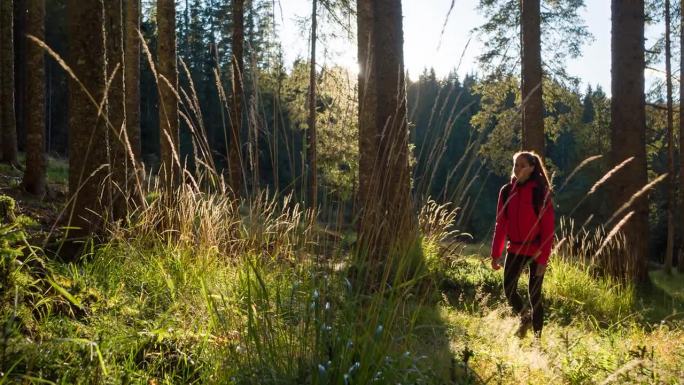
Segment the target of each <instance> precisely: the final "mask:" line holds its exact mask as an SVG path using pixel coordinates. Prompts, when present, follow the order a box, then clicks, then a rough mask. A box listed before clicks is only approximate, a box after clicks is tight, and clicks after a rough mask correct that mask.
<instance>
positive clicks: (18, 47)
mask: <svg viewBox="0 0 684 385" xmlns="http://www.w3.org/2000/svg"><path fill="white" fill-rule="evenodd" d="M26 1H27V0H15V1H14V36H24V35H26ZM26 44H27V41H26V39H14V62H15V63H26ZM25 101H26V66H23V65H19V66H17V65H15V66H14V116H15V121H16V125H17V149H18V150H19V151H22V150H24V149H25V148H26V141H25V140H24V138H26V124H25V123H24V120H25V118H26V112H25V111H26V102H25Z"/></svg>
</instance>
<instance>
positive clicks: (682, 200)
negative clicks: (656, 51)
mask: <svg viewBox="0 0 684 385" xmlns="http://www.w3.org/2000/svg"><path fill="white" fill-rule="evenodd" d="M683 7H684V0H682V1H680V9H681V10H683V11H680V20H679V22H680V29H679V46H680V47H684V8H683ZM679 69H680V74H684V72H682V71H684V49H681V48H680V50H679ZM682 95H684V82H683V81H681V80H680V82H679V99H680V102H679V209H680V210H681V211H680V213H681V214H682V218H684V109H683V108H682V101H681V100H682ZM679 223H680V226H679V242H680V244H679V258H678V259H679V260H678V261H677V270H678V271H679V272H680V273H684V223H682V221H679Z"/></svg>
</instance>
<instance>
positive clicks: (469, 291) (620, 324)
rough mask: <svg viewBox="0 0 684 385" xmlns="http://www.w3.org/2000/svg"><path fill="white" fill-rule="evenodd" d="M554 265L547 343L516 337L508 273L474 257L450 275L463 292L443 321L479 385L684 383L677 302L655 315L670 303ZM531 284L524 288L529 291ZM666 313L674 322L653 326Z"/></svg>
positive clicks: (548, 288)
mask: <svg viewBox="0 0 684 385" xmlns="http://www.w3.org/2000/svg"><path fill="white" fill-rule="evenodd" d="M478 249H480V248H479V247H477V248H474V247H471V248H468V249H466V251H472V250H478ZM485 250H486V248H485ZM551 261H552V262H551V265H550V267H549V270H548V272H547V275H546V278H545V281H544V296H545V304H546V309H547V316H546V326H545V328H544V336H543V338H542V340H541V342H537V341H534V340H533V339H532V338H531V337H527V338H526V339H523V340H520V339H518V338H517V337H515V336H514V332H515V330H516V329H517V326H518V320H517V318H515V317H513V316H512V315H511V314H510V311H509V310H508V309H507V307H506V305H505V298H504V297H503V293H502V290H501V287H502V281H501V280H502V274H501V273H500V272H494V271H492V270H491V269H490V268H489V266H488V264H486V262H488V261H486V260H484V259H483V258H482V257H481V256H477V255H470V256H468V257H465V258H464V259H462V260H460V261H459V262H458V263H457V264H455V265H454V267H453V268H452V269H450V271H449V273H448V276H449V277H450V278H451V279H452V281H453V282H458V283H459V287H458V288H457V289H455V290H453V292H452V293H451V295H449V296H448V297H445V305H444V306H443V307H442V308H441V312H442V318H443V319H444V322H445V324H447V325H449V335H450V338H451V348H452V351H453V352H455V354H456V355H457V356H458V357H460V358H461V361H464V360H463V358H464V357H467V360H466V361H467V364H468V366H469V369H470V374H471V379H472V381H473V383H477V382H480V381H481V382H485V383H496V384H522V383H530V384H548V383H568V384H599V383H616V384H631V383H638V384H641V383H664V384H678V383H682V381H684V366H682V364H681V363H682V362H684V328H683V327H684V322H682V318H683V317H682V313H681V311H682V310H683V309H682V308H681V307H679V308H677V303H676V302H671V305H673V306H672V307H668V308H666V309H665V308H659V309H657V312H654V311H653V310H654V309H653V306H654V305H653V304H654V303H657V304H660V305H659V306H665V305H663V302H662V301H656V300H650V299H649V298H644V297H643V295H641V296H640V295H638V294H637V292H636V291H635V289H634V288H631V287H627V288H625V287H622V286H619V285H616V284H615V283H614V282H612V281H611V280H609V279H606V278H600V277H595V276H593V275H592V274H591V273H590V272H589V271H588V270H587V269H583V268H580V267H578V265H576V264H572V263H569V262H568V261H564V260H563V259H561V258H555V259H554V258H552V259H551ZM523 281H525V280H524V279H521V284H520V287H519V289H520V290H521V292H526V284H525V283H524V282H523ZM675 285H676V284H675V283H674V282H673V286H675ZM681 286H682V283H681V281H680V282H679V283H678V287H680V288H681ZM679 306H681V305H679ZM658 312H660V313H663V312H667V313H669V314H671V316H670V317H668V318H666V319H664V320H663V319H660V320H656V319H653V318H652V316H653V315H654V314H656V313H658Z"/></svg>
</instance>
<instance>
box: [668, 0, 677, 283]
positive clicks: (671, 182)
mask: <svg viewBox="0 0 684 385" xmlns="http://www.w3.org/2000/svg"><path fill="white" fill-rule="evenodd" d="M670 13H671V7H670V0H665V82H666V87H667V172H668V184H667V189H668V194H667V246H666V251H665V272H667V273H668V274H670V273H671V272H672V259H673V255H674V241H675V221H674V212H675V199H676V195H675V191H676V190H677V185H676V178H675V170H674V122H673V120H674V117H673V110H672V64H671V58H672V54H671V42H670Z"/></svg>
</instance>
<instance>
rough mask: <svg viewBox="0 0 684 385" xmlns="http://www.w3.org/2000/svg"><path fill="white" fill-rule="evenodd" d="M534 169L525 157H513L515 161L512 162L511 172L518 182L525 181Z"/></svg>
mask: <svg viewBox="0 0 684 385" xmlns="http://www.w3.org/2000/svg"><path fill="white" fill-rule="evenodd" d="M532 171H534V166H532V165H531V164H530V163H529V162H528V161H527V158H525V157H524V156H518V157H517V158H515V163H514V164H513V174H514V175H515V178H516V179H518V181H519V182H524V181H526V180H527V179H528V178H529V177H530V175H532Z"/></svg>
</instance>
